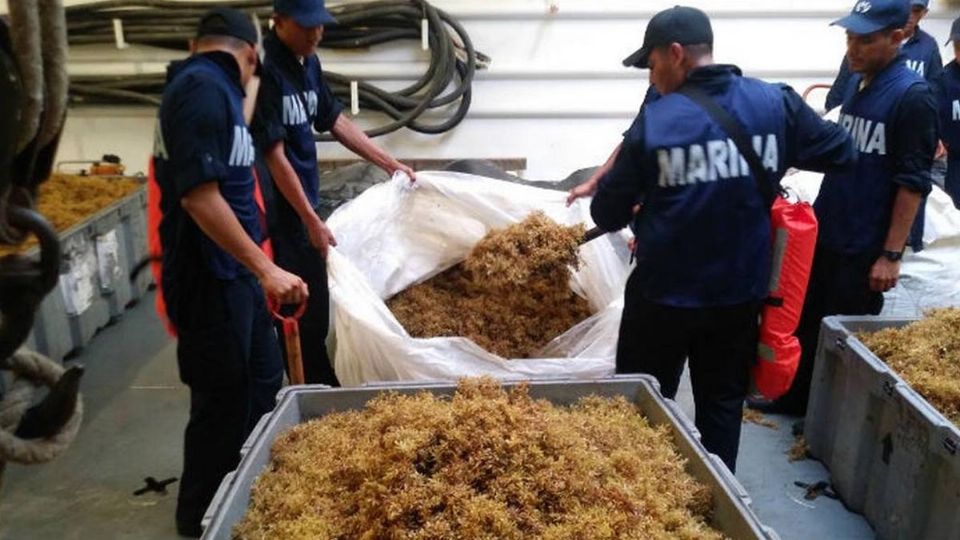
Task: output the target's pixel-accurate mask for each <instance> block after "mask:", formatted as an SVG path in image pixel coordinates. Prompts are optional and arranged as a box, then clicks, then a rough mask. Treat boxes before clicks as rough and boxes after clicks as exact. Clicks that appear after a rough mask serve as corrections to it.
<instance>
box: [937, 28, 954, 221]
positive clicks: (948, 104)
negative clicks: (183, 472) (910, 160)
mask: <svg viewBox="0 0 960 540" xmlns="http://www.w3.org/2000/svg"><path fill="white" fill-rule="evenodd" d="M951 41H952V42H953V54H954V59H953V61H951V62H950V63H949V64H947V65H946V67H944V68H943V76H941V77H940V80H939V81H938V83H937V84H938V88H937V90H938V91H937V97H938V99H939V100H940V128H941V130H942V134H941V137H942V139H943V144H944V146H946V148H947V178H946V181H945V182H944V190H945V191H946V192H947V193H948V194H950V197H951V198H952V199H953V205H954V206H956V207H957V208H958V209H960V18H957V19H956V20H954V21H953V26H952V27H951V28H950V39H949V40H947V44H949V43H950V42H951Z"/></svg>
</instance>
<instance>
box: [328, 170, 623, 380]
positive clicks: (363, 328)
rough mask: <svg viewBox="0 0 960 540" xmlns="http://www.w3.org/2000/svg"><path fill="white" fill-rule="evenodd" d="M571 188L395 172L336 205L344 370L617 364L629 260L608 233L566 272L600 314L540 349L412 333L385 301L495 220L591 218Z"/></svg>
mask: <svg viewBox="0 0 960 540" xmlns="http://www.w3.org/2000/svg"><path fill="white" fill-rule="evenodd" d="M565 199H566V193H565V192H561V191H554V190H548V189H540V188H535V187H528V186H522V185H518V184H513V183H510V182H504V181H500V180H492V179H489V178H484V177H480V176H473V175H468V174H462V173H452V172H418V173H417V181H416V183H414V184H410V182H409V181H408V180H407V179H406V178H405V177H403V176H397V177H394V178H393V179H391V180H390V181H389V182H386V183H383V184H379V185H376V186H374V187H372V188H370V189H368V190H367V191H365V192H364V193H363V194H361V195H360V196H359V197H357V198H356V199H354V200H353V201H350V202H349V203H347V204H345V205H344V206H342V207H340V208H338V209H337V210H336V212H334V213H333V215H332V216H330V219H329V220H328V224H329V226H330V228H331V229H332V231H333V233H334V235H335V236H336V238H337V243H338V247H337V248H335V249H332V250H331V251H330V255H329V257H328V261H327V264H328V272H329V284H330V295H331V299H332V303H333V306H334V307H333V310H334V315H333V321H334V332H335V339H336V353H335V360H334V367H335V369H336V372H337V377H338V378H339V379H340V381H341V382H342V383H343V384H345V385H358V384H362V383H365V382H374V381H394V380H452V379H456V378H458V377H463V376H476V375H481V374H488V375H492V376H494V377H498V378H502V379H516V378H533V377H536V378H554V377H558V378H559V377H566V378H569V377H576V378H593V377H605V376H609V375H611V374H612V373H613V371H614V356H615V353H616V344H617V334H618V328H619V325H620V313H621V311H622V309H623V290H624V283H625V281H626V278H627V275H628V271H629V268H628V264H627V262H626V261H624V260H623V259H622V258H621V257H620V256H618V255H617V252H616V250H615V249H614V244H613V242H612V238H611V236H610V235H607V236H604V237H601V238H599V239H597V240H594V241H592V242H590V243H588V244H585V245H583V246H582V247H581V248H580V257H581V265H580V269H579V270H578V271H576V272H574V274H573V277H572V279H571V287H572V289H573V290H574V292H576V293H577V294H579V295H581V296H582V297H584V298H586V299H587V301H588V302H589V303H590V306H591V309H592V310H593V312H594V314H593V315H592V316H591V317H589V318H587V319H585V320H584V321H582V322H580V323H578V324H577V325H575V326H574V327H573V328H571V329H569V330H568V331H567V332H565V333H563V334H561V335H560V336H558V337H556V338H555V339H553V340H552V341H551V342H550V343H548V344H547V345H546V346H545V348H544V349H543V350H542V351H541V352H540V354H539V355H538V358H530V359H505V358H502V357H499V356H497V355H495V354H493V353H490V352H487V351H486V350H484V349H482V348H480V347H479V346H477V345H476V344H475V343H473V342H472V341H470V340H469V339H466V338H463V337H435V338H426V339H420V338H414V337H411V336H410V335H409V334H408V333H407V331H406V330H405V329H404V328H403V327H402V326H401V325H400V323H399V322H398V321H397V319H396V318H395V317H394V316H393V314H392V313H391V312H390V310H389V309H388V308H387V306H386V304H385V303H384V300H385V299H388V298H390V297H391V296H393V295H395V294H396V293H398V292H400V291H403V290H404V289H406V288H408V287H410V286H411V285H414V284H417V283H420V282H423V281H425V280H428V279H430V278H431V277H433V276H435V275H437V274H439V273H441V272H443V271H444V270H446V269H448V268H450V267H451V266H453V265H455V264H457V263H459V262H460V261H462V260H463V259H464V258H465V257H466V255H467V253H468V252H469V251H470V249H471V248H472V247H473V246H474V244H476V243H477V242H478V241H479V240H480V239H481V238H482V237H483V236H484V235H485V234H486V233H487V232H489V231H490V230H492V229H499V228H503V227H506V226H508V225H511V224H513V223H517V222H519V221H521V220H523V219H524V218H525V217H526V216H527V215H528V214H530V213H531V212H533V211H535V210H543V211H544V213H546V215H547V216H549V217H550V218H552V219H554V220H555V221H557V222H559V223H563V224H567V225H574V224H578V223H584V224H586V226H587V227H588V228H589V227H591V226H592V221H591V220H590V213H589V201H588V200H587V201H584V200H580V201H577V202H576V203H574V204H573V205H572V206H570V207H569V208H568V207H566V205H565Z"/></svg>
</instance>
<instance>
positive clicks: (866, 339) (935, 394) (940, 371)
mask: <svg viewBox="0 0 960 540" xmlns="http://www.w3.org/2000/svg"><path fill="white" fill-rule="evenodd" d="M857 338H858V339H860V341H862V342H863V344H864V345H866V346H867V348H868V349H870V350H871V351H873V354H875V355H877V357H878V358H880V359H881V360H883V361H884V362H886V364H887V365H888V366H890V368H891V369H893V370H894V371H896V372H897V373H898V374H899V375H900V376H901V377H903V379H904V380H905V381H907V383H908V384H909V385H910V386H911V387H913V389H914V390H916V391H917V392H918V393H919V394H920V395H921V396H923V397H924V399H926V400H927V401H929V402H930V404H931V405H933V406H934V407H935V408H936V409H937V410H938V411H940V413H941V414H943V415H944V416H946V417H947V419H949V420H950V421H951V422H953V423H954V424H955V425H958V426H960V309H958V308H941V309H932V310H930V311H928V312H927V313H926V314H925V315H924V318H923V319H920V320H919V321H917V322H914V323H911V324H908V325H906V326H904V327H901V328H886V329H884V330H880V331H878V332H872V333H867V332H861V333H859V334H857Z"/></svg>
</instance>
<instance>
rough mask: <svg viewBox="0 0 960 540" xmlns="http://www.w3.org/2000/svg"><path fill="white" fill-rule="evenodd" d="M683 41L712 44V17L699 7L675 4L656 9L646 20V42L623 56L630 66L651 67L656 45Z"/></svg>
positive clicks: (644, 39) (684, 42)
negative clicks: (626, 55)
mask: <svg viewBox="0 0 960 540" xmlns="http://www.w3.org/2000/svg"><path fill="white" fill-rule="evenodd" d="M671 43H679V44H680V45H701V44H703V45H713V28H712V27H711V26H710V18H709V17H707V14H706V13H704V12H702V11H700V10H699V9H697V8H692V7H685V6H674V7H672V8H670V9H665V10H663V11H661V12H660V13H657V14H656V15H654V16H653V18H652V19H650V22H649V23H648V24H647V31H646V33H644V35H643V46H642V47H640V48H639V49H637V50H636V51H635V52H634V53H633V54H631V55H630V56H628V57H626V58H624V59H623V65H625V66H627V67H631V66H632V67H638V68H648V67H650V64H649V62H648V61H649V59H650V51H652V50H653V49H655V48H657V47H663V46H666V45H670V44H671Z"/></svg>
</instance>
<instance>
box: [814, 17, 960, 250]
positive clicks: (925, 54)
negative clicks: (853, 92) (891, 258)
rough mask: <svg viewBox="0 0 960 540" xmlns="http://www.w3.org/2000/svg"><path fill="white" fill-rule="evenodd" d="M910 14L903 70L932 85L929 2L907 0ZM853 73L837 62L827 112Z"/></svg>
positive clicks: (919, 231)
mask: <svg viewBox="0 0 960 540" xmlns="http://www.w3.org/2000/svg"><path fill="white" fill-rule="evenodd" d="M909 4H910V14H909V16H908V17H907V23H906V24H905V25H904V26H903V43H902V45H900V51H901V52H902V53H903V61H904V63H906V65H907V67H908V68H910V69H912V70H913V71H916V72H917V73H918V74H919V75H920V76H921V77H923V78H924V79H926V81H927V82H928V83H930V84H931V85H932V84H936V81H938V80H939V79H940V74H941V73H942V72H943V60H942V59H941V58H940V46H939V45H938V44H937V40H935V39H934V38H933V36H931V35H930V34H928V33H926V32H924V31H923V30H922V29H921V28H920V20H921V19H923V17H924V16H926V14H927V12H928V11H929V9H928V7H927V6H928V5H929V4H930V0H910V2H909ZM852 76H853V73H852V72H851V70H850V65H849V62H848V61H847V57H846V56H844V57H843V61H842V62H841V63H840V72H839V73H838V74H837V78H836V80H835V81H833V86H831V87H830V92H829V93H828V94H827V101H826V109H827V110H828V111H829V110H830V109H833V108H834V107H837V106H839V105H840V104H841V103H843V97H844V91H845V89H846V88H847V86H848V84H849V82H850V78H851V77H852ZM925 207H926V197H924V198H923V199H922V200H921V201H920V209H919V210H918V211H917V217H916V219H915V220H914V222H913V227H911V229H910V236H909V237H908V239H907V245H908V246H910V247H911V248H912V249H913V250H914V251H920V250H922V249H923V222H924V219H925V217H924V216H925V212H924V208H925Z"/></svg>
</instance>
